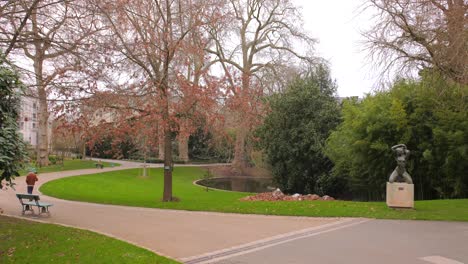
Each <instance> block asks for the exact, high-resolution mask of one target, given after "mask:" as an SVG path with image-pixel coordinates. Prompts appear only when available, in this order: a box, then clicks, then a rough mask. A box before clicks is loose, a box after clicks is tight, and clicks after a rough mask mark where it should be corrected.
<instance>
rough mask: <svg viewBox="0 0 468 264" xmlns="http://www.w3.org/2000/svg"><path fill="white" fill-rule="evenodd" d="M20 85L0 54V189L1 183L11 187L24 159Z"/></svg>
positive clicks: (16, 76) (24, 147) (24, 148)
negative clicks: (19, 130) (20, 127)
mask: <svg viewBox="0 0 468 264" xmlns="http://www.w3.org/2000/svg"><path fill="white" fill-rule="evenodd" d="M21 88H22V84H21V82H20V80H19V78H18V75H17V74H16V73H15V72H14V71H13V70H12V69H11V67H9V66H8V65H7V64H6V62H5V61H4V60H3V58H2V55H1V54H0V188H1V187H3V186H2V181H3V180H5V181H6V185H7V186H12V185H13V183H12V181H11V180H12V179H13V178H14V177H15V176H18V175H19V174H18V170H20V169H21V164H22V161H23V160H25V159H26V154H27V153H26V146H25V144H24V142H23V140H22V137H21V136H20V135H19V134H18V124H17V119H18V115H19V103H20V99H19V95H18V94H17V93H18V90H19V89H21Z"/></svg>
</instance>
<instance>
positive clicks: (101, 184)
mask: <svg viewBox="0 0 468 264" xmlns="http://www.w3.org/2000/svg"><path fill="white" fill-rule="evenodd" d="M203 174H204V170H203V169H201V168H196V167H178V168H177V167H176V168H175V170H174V173H173V195H174V196H176V197H178V198H179V199H180V201H179V202H170V203H167V202H166V203H165V202H161V199H162V193H163V171H162V169H151V170H150V173H149V176H148V177H146V178H143V177H141V176H140V175H141V169H130V170H122V171H113V172H105V173H98V174H92V175H83V176H74V177H68V178H62V179H59V180H55V181H51V182H48V183H46V184H44V185H43V186H42V187H41V188H40V190H41V192H42V193H44V194H47V195H50V196H54V197H58V198H62V199H67V200H76V201H86V202H94V203H104V204H117V205H128V206H139V207H150V208H165V209H181V210H192V211H215V212H227V213H249V214H266V215H291V216H317V217H369V218H383V219H418V220H450V221H468V199H459V200H432V201H416V202H415V209H414V210H395V209H390V208H388V207H387V206H386V204H385V202H353V201H281V202H241V201H239V198H241V197H244V196H247V195H249V194H248V193H240V192H225V191H216V190H210V191H208V192H207V191H206V190H205V188H202V187H199V186H195V185H193V183H192V182H193V181H195V180H197V179H200V178H202V177H203ZM70 190H73V191H70Z"/></svg>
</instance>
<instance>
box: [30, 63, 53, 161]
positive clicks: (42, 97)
mask: <svg viewBox="0 0 468 264" xmlns="http://www.w3.org/2000/svg"><path fill="white" fill-rule="evenodd" d="M37 56H41V55H37ZM42 65H43V60H42V59H41V58H40V57H39V58H38V57H36V59H35V61H34V73H35V75H36V87H37V93H38V94H37V95H38V98H39V114H38V119H39V124H38V130H39V137H38V142H37V164H38V165H39V167H43V166H48V165H49V129H48V127H49V126H48V123H49V122H48V120H49V111H48V109H47V93H46V91H45V87H44V83H43V80H42V74H43V72H42ZM33 122H35V120H33Z"/></svg>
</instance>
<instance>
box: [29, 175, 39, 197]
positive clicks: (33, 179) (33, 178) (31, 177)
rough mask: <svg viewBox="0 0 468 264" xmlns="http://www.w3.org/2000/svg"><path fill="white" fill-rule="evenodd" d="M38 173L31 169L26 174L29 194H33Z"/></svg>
mask: <svg viewBox="0 0 468 264" xmlns="http://www.w3.org/2000/svg"><path fill="white" fill-rule="evenodd" d="M38 180H39V179H38V178H37V175H36V173H34V171H32V170H31V171H29V173H28V175H27V176H26V184H27V185H28V194H32V192H33V189H34V184H35V183H36V182H37V181H38Z"/></svg>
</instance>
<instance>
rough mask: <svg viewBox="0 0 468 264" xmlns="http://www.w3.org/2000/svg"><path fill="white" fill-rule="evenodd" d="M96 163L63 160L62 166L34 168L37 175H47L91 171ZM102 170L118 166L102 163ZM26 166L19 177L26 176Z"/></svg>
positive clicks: (91, 161) (92, 161) (93, 161)
mask: <svg viewBox="0 0 468 264" xmlns="http://www.w3.org/2000/svg"><path fill="white" fill-rule="evenodd" d="M96 163H97V162H96V161H95V160H80V159H74V160H64V161H63V165H62V164H55V165H50V166H47V167H42V168H36V169H37V172H38V173H47V172H57V171H67V170H82V169H93V168H96ZM102 164H103V165H104V168H106V167H111V166H112V165H113V166H120V164H117V163H109V162H102ZM27 169H28V166H26V169H25V170H21V171H20V172H19V173H20V175H26V174H27V173H28V171H27Z"/></svg>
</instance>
